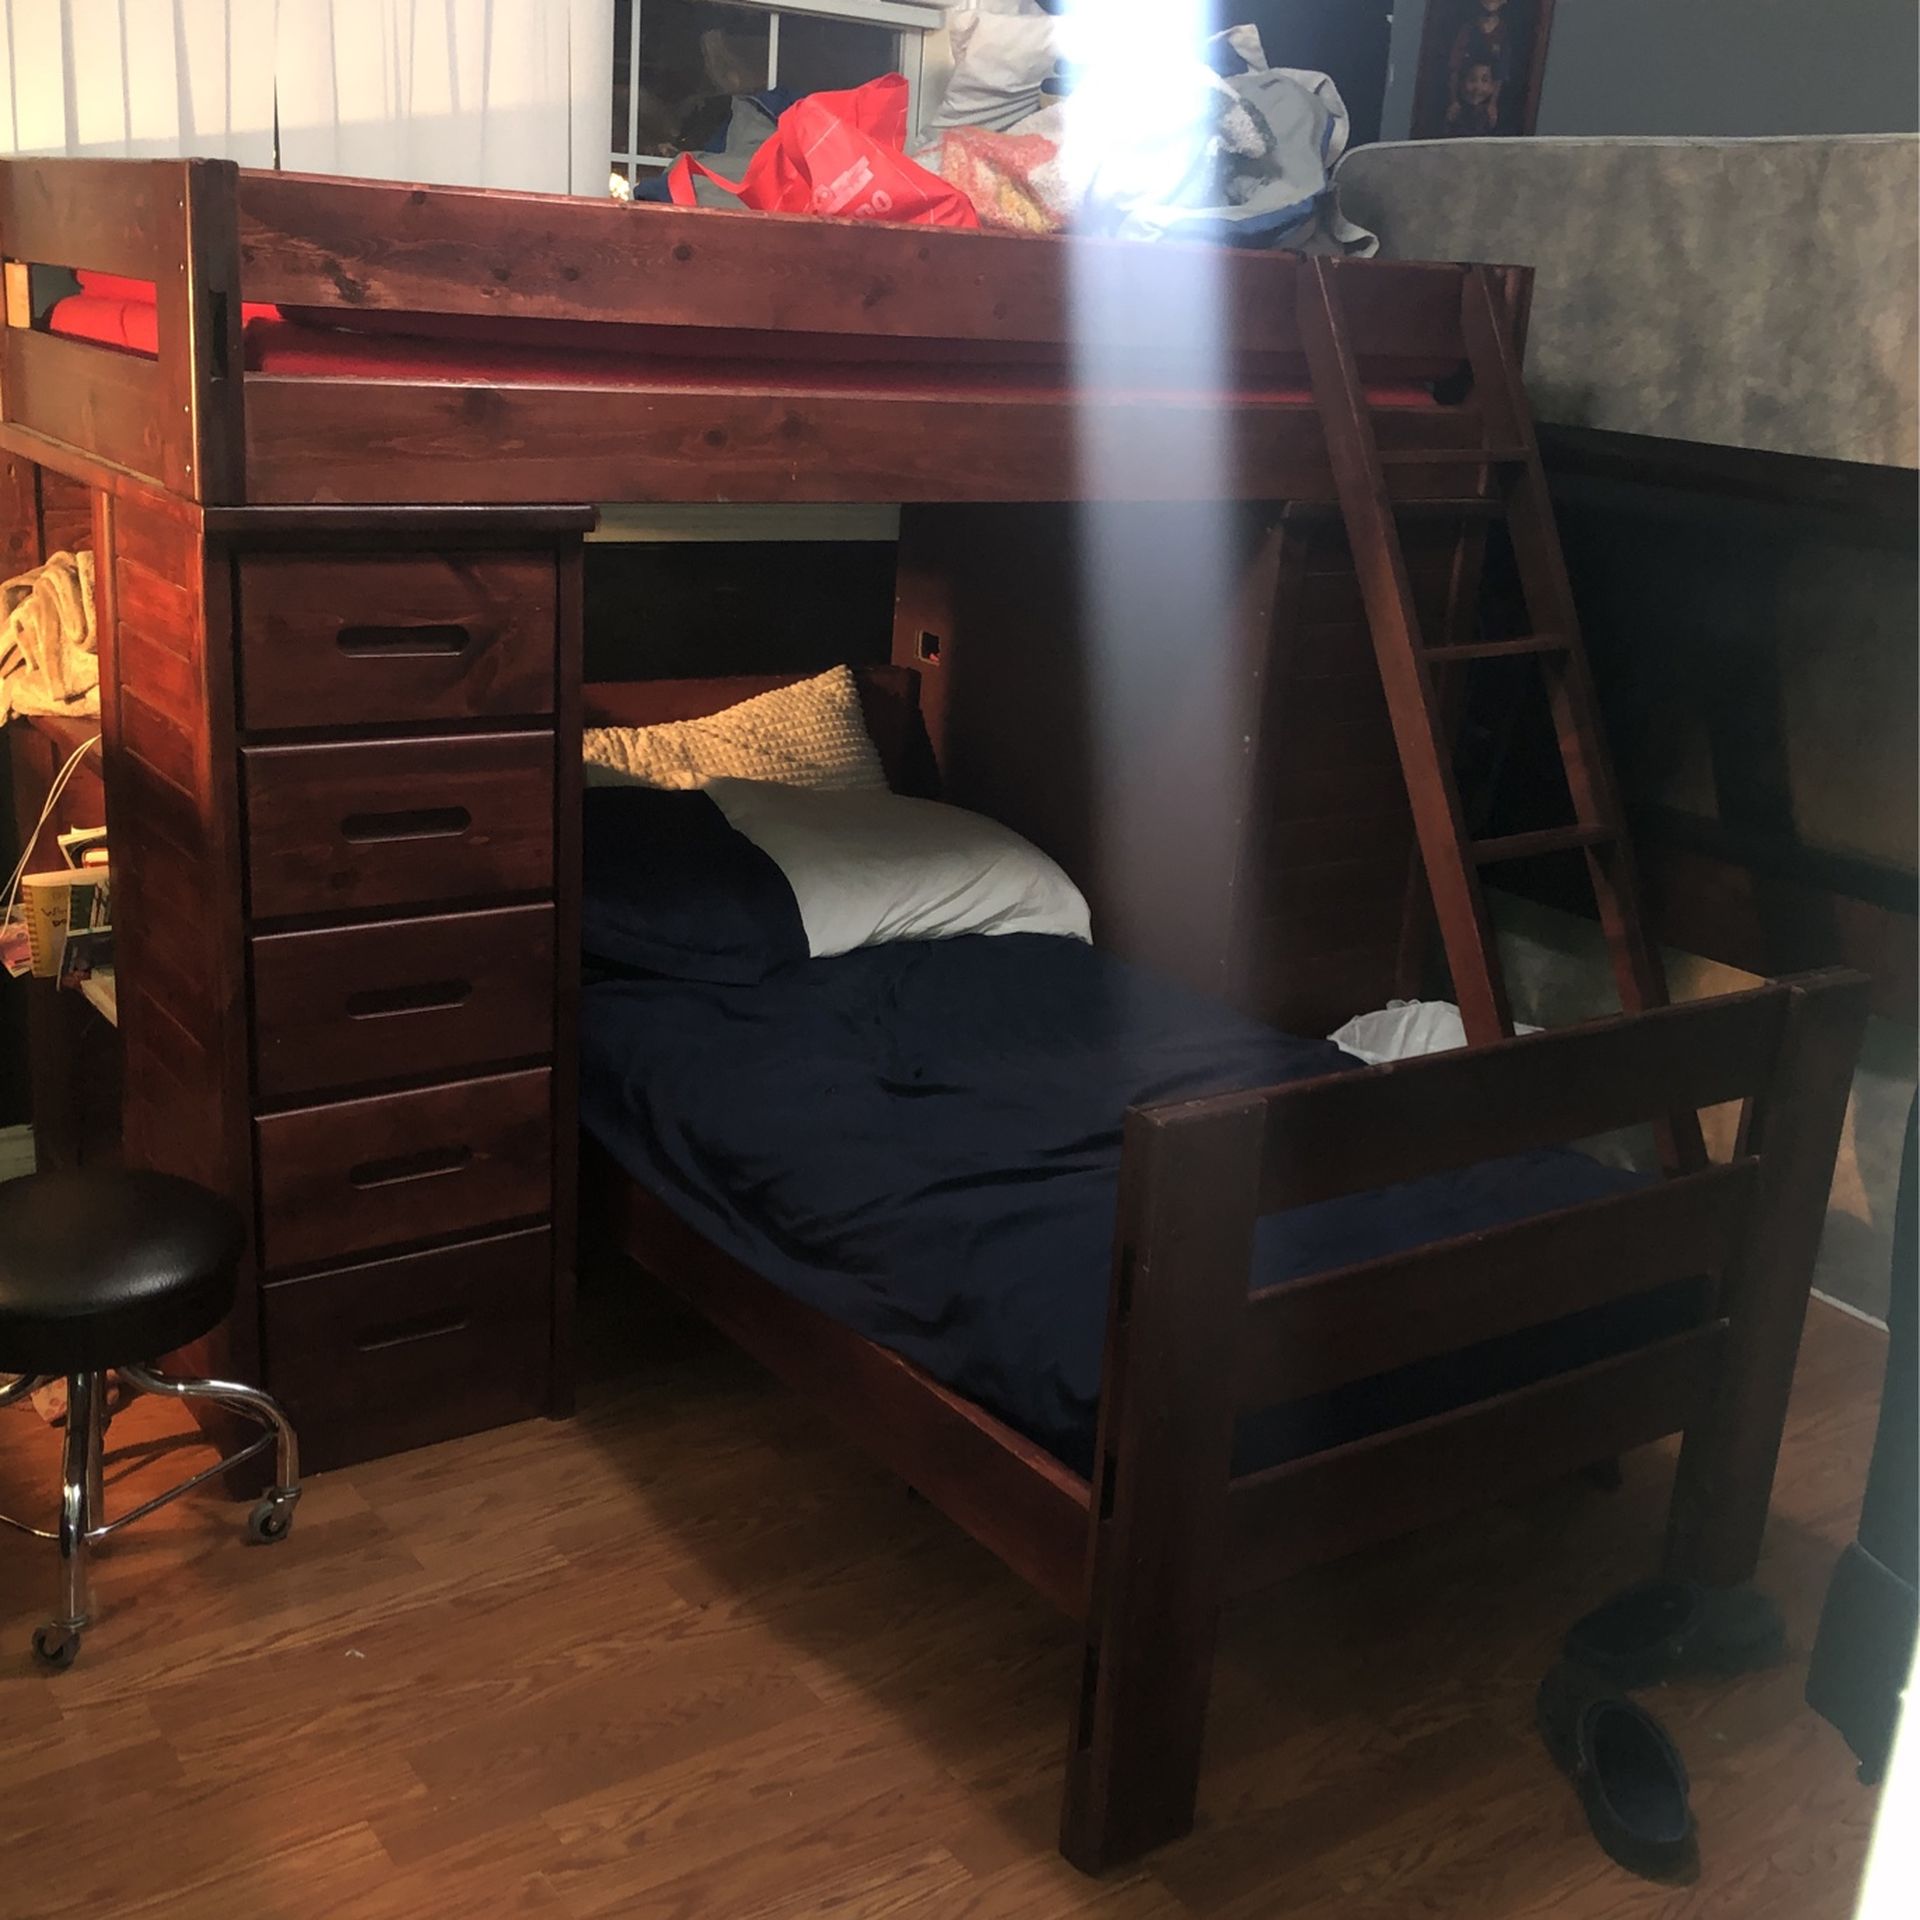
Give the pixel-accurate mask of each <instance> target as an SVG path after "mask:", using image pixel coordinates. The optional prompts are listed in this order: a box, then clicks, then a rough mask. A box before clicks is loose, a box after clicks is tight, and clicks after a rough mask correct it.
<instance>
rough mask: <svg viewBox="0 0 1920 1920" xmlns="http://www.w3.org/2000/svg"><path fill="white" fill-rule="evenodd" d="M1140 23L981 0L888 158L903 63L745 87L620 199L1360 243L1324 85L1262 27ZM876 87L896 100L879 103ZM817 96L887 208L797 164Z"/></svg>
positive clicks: (1029, 229) (817, 142)
mask: <svg viewBox="0 0 1920 1920" xmlns="http://www.w3.org/2000/svg"><path fill="white" fill-rule="evenodd" d="M1151 18H1152V16H1151V14H1146V15H1143V16H1141V17H1140V18H1138V19H1133V20H1128V19H1124V18H1122V17H1121V16H1120V15H1119V14H1117V13H1108V12H1105V11H1103V10H1101V9H1098V8H1090V9H1081V10H1079V11H1076V12H1074V13H1070V14H1067V15H1065V16H1060V15H1055V14H1053V13H1049V12H1044V11H1042V10H1041V8H1040V6H1039V4H1038V0H981V4H980V6H979V7H978V9H977V10H974V11H969V12H965V13H957V14H955V15H954V16H953V17H952V23H951V26H950V28H949V35H950V38H951V42H952V49H953V62H954V64H953V72H952V75H951V77H950V78H949V80H948V82H947V86H946V90H945V92H944V94H943V95H942V97H941V100H940V103H939V105H938V107H937V108H936V109H935V110H934V112H933V113H932V114H931V116H929V118H928V120H927V129H928V131H927V137H926V138H925V140H924V141H923V142H922V144H921V145H919V146H918V147H917V148H915V149H914V150H913V151H912V152H911V153H909V154H906V155H904V156H903V155H902V154H901V153H900V148H901V145H902V139H901V133H902V132H903V131H904V127H905V85H906V83H905V82H904V81H903V80H900V79H899V78H898V77H897V76H896V77H891V78H888V79H882V80H876V81H872V82H869V83H868V85H867V86H866V87H864V88H858V89H854V90H852V91H849V92H847V93H844V94H819V95H815V96H812V97H811V99H808V100H805V101H802V100H801V99H799V98H798V97H797V96H795V95H793V94H792V93H789V92H787V91H786V90H785V89H774V90H770V91H768V92H763V93H756V94H742V95H739V96H737V97H735V99H734V100H733V102H732V110H731V113H730V116H729V118H728V121H727V124H726V127H725V129H724V131H723V132H722V133H721V134H720V136H719V138H718V139H717V140H716V141H715V142H714V144H713V145H712V146H710V147H709V148H708V150H707V151H706V152H704V153H702V154H700V155H699V156H697V158H695V157H693V156H683V157H682V158H681V160H680V161H679V162H678V163H677V164H676V165H675V167H674V168H673V169H672V170H671V171H670V172H669V173H667V174H665V175H662V176H661V177H660V178H658V179H657V180H654V181H651V182H648V183H647V184H645V185H643V186H641V187H639V188H637V189H635V192H634V197H636V198H640V199H649V200H673V201H677V202H678V203H679V204H680V205H683V206H715V207H738V206H740V205H742V204H745V205H747V206H755V207H772V208H777V209H779V210H781V211H787V212H799V211H806V210H809V209H811V210H813V211H816V212H841V213H847V212H851V213H854V214H855V215H867V216H869V217H877V218H890V219H912V220H921V221H926V222H928V223H930V224H937V225H945V226H957V225H964V226H972V225H974V224H975V222H976V218H977V222H978V224H979V225H981V226H984V227H993V228H999V229H1001V230H1002V231H1012V232H1021V233H1054V232H1058V231H1060V230H1062V229H1064V228H1072V229H1073V230H1074V231H1075V232H1079V233H1096V234H1108V235H1114V236H1117V237H1121V238H1126V239H1136V240H1157V239H1180V240H1210V241H1219V242H1225V243H1228V244H1231V245H1238V246H1250V247H1286V248H1291V249H1293V250H1295V251H1298V252H1311V253H1326V252H1336V253H1357V254H1370V253H1372V252H1374V251H1375V250H1376V248H1377V246H1378V244H1379V243H1378V241H1377V240H1376V239H1375V238H1374V236H1373V235H1372V234H1370V233H1368V232H1367V231H1366V230H1365V229H1364V228H1361V227H1357V226H1354V225H1353V224H1352V223H1351V222H1350V221H1347V220H1344V219H1342V218H1341V217H1340V215H1339V213H1338V211H1337V210H1336V208H1335V206H1334V201H1333V190H1332V181H1331V174H1332V170H1333V166H1334V163H1335V162H1336V161H1337V160H1338V159H1339V158H1340V155H1341V154H1342V153H1343V152H1344V151H1345V149H1346V144H1347V132H1348V116H1347V109H1346V105H1345V103H1344V102H1343V101H1342V100H1341V98H1340V92H1339V89H1338V88H1337V87H1336V86H1335V85H1334V84H1333V82H1332V80H1331V79H1329V78H1328V77H1327V75H1325V74H1324V73H1311V72H1308V71H1306V70H1304V69H1301V68H1294V67H1274V66H1269V65H1268V64H1267V55H1266V49H1265V48H1264V46H1263V45H1262V43H1261V39H1260V32H1259V29H1258V28H1256V27H1250V26H1242V27H1234V28H1231V29H1229V30H1228V31H1227V32H1225V33H1220V34H1216V35H1214V36H1213V37H1212V38H1211V39H1208V40H1206V41H1205V42H1203V43H1202V44H1200V45H1199V47H1198V48H1197V49H1196V48H1195V47H1194V45H1193V43H1192V42H1191V41H1190V40H1189V39H1188V38H1187V37H1186V36H1185V34H1184V33H1182V32H1179V31H1177V30H1176V28H1175V27H1173V26H1169V27H1168V28H1167V29H1165V30H1162V29H1159V28H1156V27H1154V26H1152V25H1151V24H1146V23H1147V22H1150V21H1151ZM889 88H891V89H893V90H894V94H897V99H896V98H894V97H893V95H891V94H890V95H888V96H887V97H886V98H885V99H884V100H883V99H882V98H881V95H882V94H883V92H884V91H885V90H886V89H889ZM869 96H871V98H870V97H869ZM829 107H830V108H831V109H832V110H833V111H834V112H839V113H844V114H845V115H846V116H847V118H848V121H849V132H850V134H851V135H852V137H854V138H855V139H856V140H865V141H868V142H871V143H875V144H877V148H878V149H880V151H876V150H875V145H874V144H870V145H869V147H868V153H869V156H870V170H872V171H876V172H879V173H883V174H884V175H885V176H886V178H887V181H888V182H889V183H890V194H889V198H890V200H891V202H892V205H891V207H890V209H889V210H887V211H884V212H876V211H875V209H873V208H871V207H868V206H866V205H857V206H847V205H842V204H841V201H840V199H838V198H836V197H835V196H834V194H833V192H832V191H831V187H832V184H833V183H830V182H825V181H821V180H820V179H819V176H818V174H817V172H815V173H809V167H810V166H813V167H817V163H818V160H819V156H820V153H821V151H822V150H823V149H822V136H821V127H820V125H819V124H813V125H810V126H808V127H806V128H801V127H799V126H798V125H796V124H795V121H796V116H797V114H802V113H804V114H809V115H811V116H812V117H813V121H814V122H815V123H818V122H819V121H820V120H821V114H822V110H823V109H826V108H829ZM883 108H884V109H885V111H884V112H883V111H882V109H883ZM828 130H829V131H831V130H832V129H831V128H829V129H828ZM780 142H784V143H785V144H786V146H787V147H790V148H792V149H793V150H794V151H793V153H792V154H791V155H789V156H788V164H787V165H786V166H785V168H784V169H782V168H780V167H778V166H775V165H770V164H769V162H770V161H772V160H773V159H774V158H775V155H774V148H775V146H776V144H777V143H780ZM916 182H917V186H911V185H903V184H902V183H916ZM623 187H624V183H618V182H617V183H616V187H615V191H616V192H617V193H619V192H622V191H623ZM943 195H944V196H945V199H944V200H943V199H942V196H943ZM623 197H624V195H623ZM969 209H971V211H969Z"/></svg>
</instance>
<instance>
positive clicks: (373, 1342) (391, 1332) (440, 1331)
mask: <svg viewBox="0 0 1920 1920" xmlns="http://www.w3.org/2000/svg"><path fill="white" fill-rule="evenodd" d="M472 1324H473V1323H472V1322H471V1321H470V1320H469V1319H468V1318H467V1317H466V1315H465V1314H462V1315H460V1317H459V1318H458V1319H456V1320H449V1319H447V1318H445V1317H444V1316H442V1315H435V1316H434V1317H432V1318H431V1319H420V1320H411V1321H408V1320H401V1321H397V1322H395V1323H394V1325H392V1326H390V1327H387V1328H385V1329H383V1330H382V1331H381V1332H379V1333H375V1334H369V1335H368V1336H367V1337H366V1338H365V1339H364V1340H356V1341H355V1342H354V1343H353V1344H354V1345H355V1347H357V1348H358V1349H359V1350H360V1352H362V1353H380V1352H382V1351H383V1350H384V1349H386V1348H388V1347H410V1346H412V1345H414V1343H415V1342H416V1341H420V1340H443V1339H445V1338H446V1336H447V1335H448V1334H450V1333H465V1332H466V1330H467V1328H468V1327H469V1326H471V1325H472Z"/></svg>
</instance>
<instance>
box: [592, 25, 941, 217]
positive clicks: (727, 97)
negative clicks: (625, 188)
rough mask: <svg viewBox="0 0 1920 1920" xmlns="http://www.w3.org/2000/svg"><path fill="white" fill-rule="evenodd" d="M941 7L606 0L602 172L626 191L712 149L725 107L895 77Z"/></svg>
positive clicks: (915, 59)
mask: <svg viewBox="0 0 1920 1920" xmlns="http://www.w3.org/2000/svg"><path fill="white" fill-rule="evenodd" d="M945 13H946V9H945V6H944V4H942V3H941V0H780V4H779V5H769V4H765V0H614V9H613V143H612V152H613V170H614V172H615V174H617V175H619V176H622V177H624V178H625V179H627V180H629V181H633V180H637V179H639V178H640V177H641V176H643V175H645V174H648V173H652V172H655V171H657V170H658V169H660V168H662V167H665V166H668V165H670V164H671V163H672V161H673V157H674V155H675V154H677V153H699V152H702V151H704V150H705V149H706V148H708V147H711V146H717V145H718V144H719V143H720V141H721V140H722V139H723V138H724V136H725V134H726V130H727V122H728V119H729V117H730V116H731V113H732V102H733V97H734V95H736V94H741V93H759V92H761V91H762V90H763V89H765V88H769V87H785V88H789V89H791V90H792V91H793V92H795V93H814V92H817V91H819V90H820V89H821V88H825V87H857V86H859V85H860V83H861V82H862V81H865V80H871V79H873V78H874V77H875V76H876V75H879V74H883V73H904V74H905V75H906V76H907V80H908V84H909V86H910V87H911V88H912V89H913V96H914V99H915V102H916V105H917V99H918V93H919V80H920V54H921V41H922V36H923V35H924V34H925V33H926V32H927V31H928V30H929V29H931V28H934V27H937V26H939V25H940V24H941V23H942V21H943V20H944V18H945Z"/></svg>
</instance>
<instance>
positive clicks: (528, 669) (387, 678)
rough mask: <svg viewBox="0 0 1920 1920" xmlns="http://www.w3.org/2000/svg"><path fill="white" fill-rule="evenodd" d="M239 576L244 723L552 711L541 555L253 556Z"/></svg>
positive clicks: (337, 722)
mask: <svg viewBox="0 0 1920 1920" xmlns="http://www.w3.org/2000/svg"><path fill="white" fill-rule="evenodd" d="M239 567H240V711H241V724H242V725H243V726H246V727H255V728H258V727H331V726H352V725H357V724H361V723H369V722H370V723H380V722H388V721H397V720H462V719H469V718H473V717H477V716H481V715H486V714H513V713H551V712H552V711H553V696H554V679H555V660H554V645H555V639H554V636H555V632H556V622H557V618H558V615H557V608H556V595H555V590H554V582H555V575H554V564H553V559H552V557H551V556H550V555H545V554H505V555H495V554H472V555H468V554H446V555H437V554H332V555H328V554H312V555H307V554H260V555H255V556H252V557H250V558H247V559H243V560H242V561H241V562H240V563H239Z"/></svg>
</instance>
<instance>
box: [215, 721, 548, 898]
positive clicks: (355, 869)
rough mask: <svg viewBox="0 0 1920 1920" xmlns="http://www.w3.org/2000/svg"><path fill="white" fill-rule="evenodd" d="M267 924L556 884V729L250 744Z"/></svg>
mask: <svg viewBox="0 0 1920 1920" xmlns="http://www.w3.org/2000/svg"><path fill="white" fill-rule="evenodd" d="M242 757H243V759H244V761H245V779H246V790H247V877H248V904H249V908H250V910H251V912H252V914H253V916H254V918H255V919H256V920H260V919H271V918H275V917H278V916H283V915H288V914H306V913H353V912H361V911H365V910H366V909H369V908H374V907H397V906H409V907H417V906H427V905H432V904H434V903H436V902H439V901H455V900H467V899H476V898H479V897H482V896H485V895H488V894H507V893H536V892H540V893H543V892H546V891H547V890H548V889H550V888H551V887H552V885H553V834H554V824H553V804H554V784H553V783H554V741H553V736H552V735H551V734H550V733H482V734H465V735H458V736H449V737H445V738H433V739H419V740H391V741H388V740H382V741H354V742H339V743H328V744H324V745H313V746H298V747H248V748H247V749H246V750H245V753H244V755H243V756H242Z"/></svg>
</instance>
